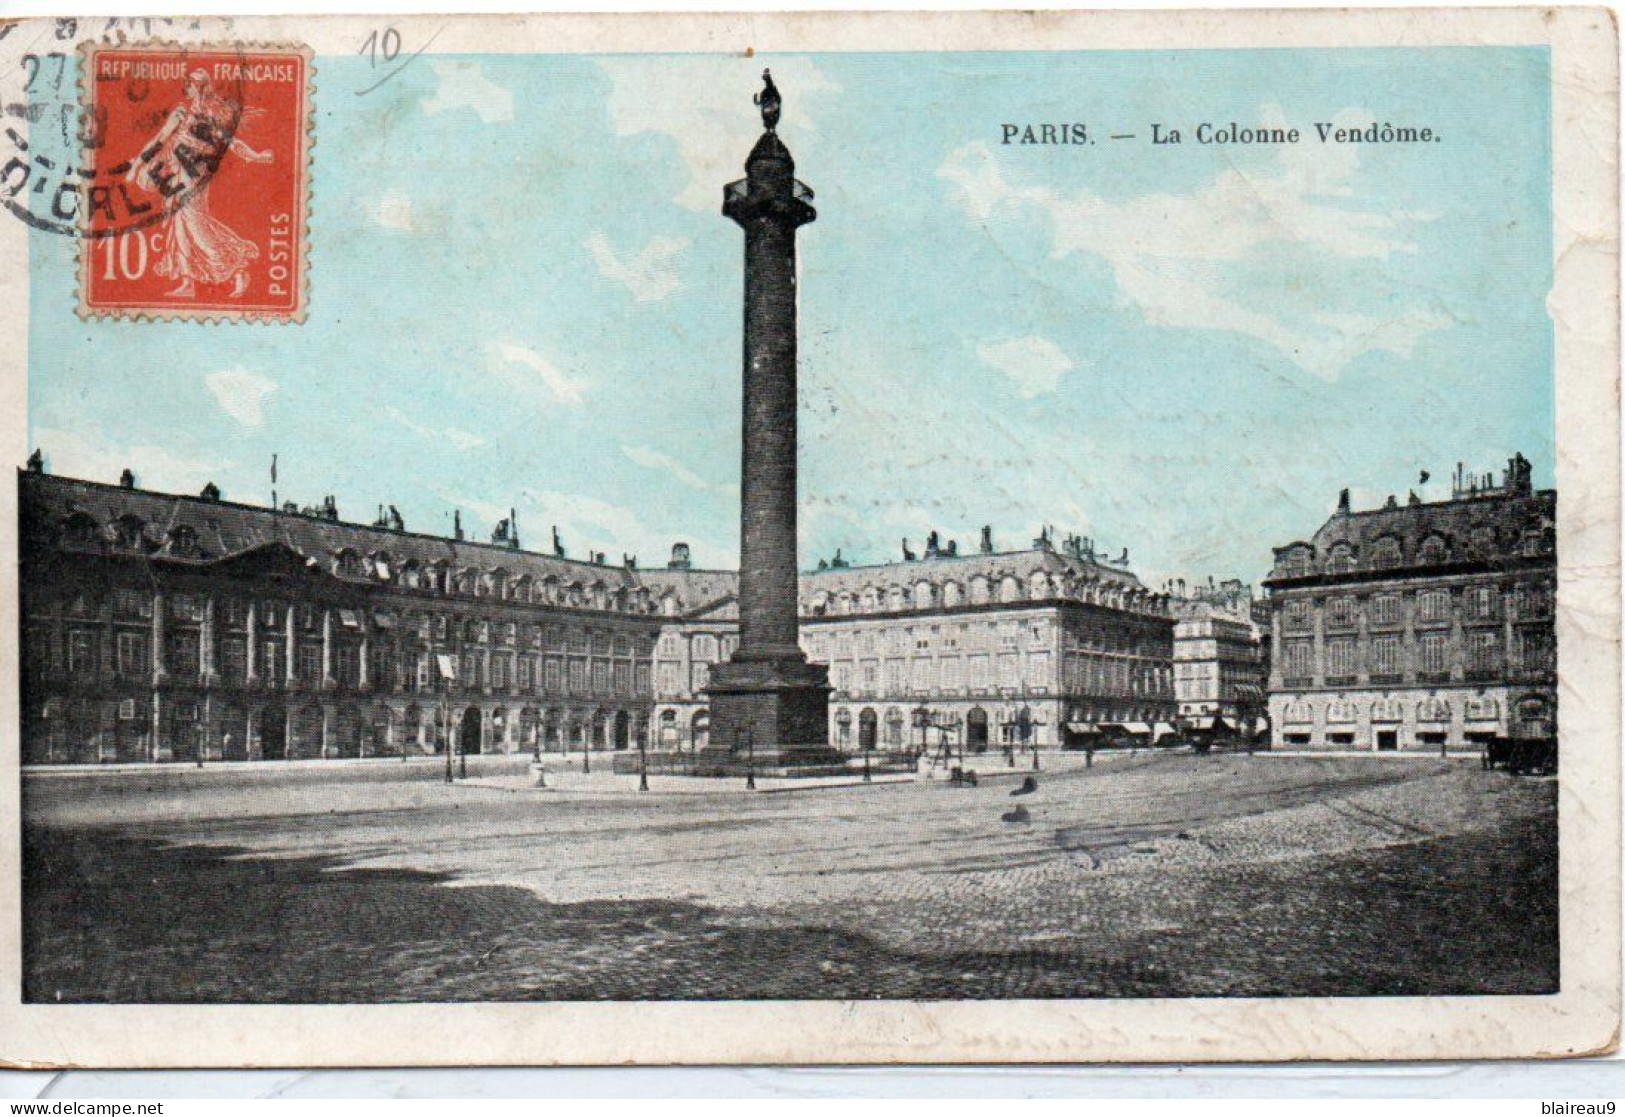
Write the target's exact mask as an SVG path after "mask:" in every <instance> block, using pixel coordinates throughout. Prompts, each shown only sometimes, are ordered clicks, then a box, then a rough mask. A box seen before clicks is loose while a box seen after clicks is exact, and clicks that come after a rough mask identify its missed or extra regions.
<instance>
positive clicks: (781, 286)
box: [707, 71, 830, 765]
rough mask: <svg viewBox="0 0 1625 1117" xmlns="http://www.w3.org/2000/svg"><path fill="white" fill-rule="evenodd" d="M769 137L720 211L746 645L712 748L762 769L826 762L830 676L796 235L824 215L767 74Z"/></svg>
mask: <svg viewBox="0 0 1625 1117" xmlns="http://www.w3.org/2000/svg"><path fill="white" fill-rule="evenodd" d="M762 80H763V83H764V86H763V89H762V92H761V93H759V94H758V95H757V96H756V104H758V105H759V106H761V110H762V125H763V127H764V129H765V131H763V133H762V138H761V139H759V140H757V141H756V146H755V147H754V148H753V149H752V150H751V153H750V158H748V159H747V160H746V161H745V178H744V179H742V180H740V181H738V182H732V183H729V184H728V186H727V187H726V188H725V190H724V192H723V203H722V212H723V214H724V215H725V216H727V217H729V218H732V219H733V220H734V221H735V222H737V223H738V225H739V227H740V228H742V229H743V230H744V231H745V361H744V365H745V367H744V422H743V431H742V439H741V442H742V465H741V501H740V514H739V544H740V558H739V647H738V650H736V651H735V652H734V654H733V656H732V658H730V659H729V660H728V662H726V663H720V664H718V665H717V669H716V670H715V671H714V672H712V674H711V682H710V686H709V687H708V688H707V689H708V690H709V691H710V694H711V747H712V748H713V749H715V750H717V751H719V752H722V751H726V752H727V753H729V754H731V755H732V756H733V757H734V758H736V759H743V757H742V754H744V753H745V752H747V751H749V752H751V753H753V754H754V756H755V758H756V759H757V760H759V761H761V762H762V763H764V764H769V765H770V764H774V763H783V764H794V763H797V762H811V761H814V760H822V759H826V758H828V757H829V755H830V748H829V693H830V686H829V672H828V669H827V668H824V667H822V666H819V665H816V664H812V663H808V662H807V658H806V656H805V655H803V654H802V651H801V644H800V641H799V640H798V638H797V617H796V589H797V586H796V230H797V229H798V228H800V227H801V226H803V225H805V224H807V223H808V222H810V221H812V220H813V219H814V218H815V217H816V216H817V213H816V211H814V209H813V207H812V206H811V204H809V203H810V202H811V200H812V191H811V190H809V189H808V188H807V187H806V186H805V185H804V184H802V183H800V182H797V181H796V179H795V160H793V159H792V158H791V157H790V152H789V150H788V149H787V148H786V147H785V146H784V143H783V141H781V140H780V139H779V137H778V134H777V132H776V131H775V129H776V128H777V126H778V122H779V92H778V90H777V89H776V88H774V85H773V78H772V76H771V75H770V74H769V73H767V72H766V71H764V72H763V74H762Z"/></svg>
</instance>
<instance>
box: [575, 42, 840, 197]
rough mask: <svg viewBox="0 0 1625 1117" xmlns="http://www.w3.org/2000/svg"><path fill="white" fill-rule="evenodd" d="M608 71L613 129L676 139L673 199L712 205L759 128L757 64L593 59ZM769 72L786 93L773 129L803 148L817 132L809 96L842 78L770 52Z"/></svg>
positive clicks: (831, 89) (833, 88)
mask: <svg viewBox="0 0 1625 1117" xmlns="http://www.w3.org/2000/svg"><path fill="white" fill-rule="evenodd" d="M598 65H599V67H600V68H601V69H602V70H603V71H604V73H605V74H607V75H608V76H609V79H610V92H609V118H610V121H611V123H612V124H613V125H614V127H615V134H616V135H618V136H635V135H639V134H641V133H644V132H656V133H660V134H663V135H667V136H670V137H671V138H672V139H673V140H675V141H676V142H677V151H678V154H679V156H681V158H682V160H683V162H684V164H685V165H687V167H688V171H689V181H688V182H687V184H686V185H685V186H684V187H683V189H682V190H681V191H680V192H679V194H678V196H677V202H678V204H679V205H681V206H684V207H685V208H687V209H693V210H701V211H705V210H714V209H716V208H717V207H718V206H720V205H721V204H722V187H723V186H724V185H725V184H726V183H728V182H730V181H732V180H734V179H736V178H739V177H740V176H741V175H742V174H743V173H744V172H743V170H742V167H743V166H744V162H745V156H747V155H749V154H750V149H751V146H752V145H753V144H755V142H756V138H757V137H758V136H760V135H761V132H762V121H761V117H760V116H759V115H758V114H757V111H756V109H755V108H754V107H753V106H752V105H751V103H750V98H751V96H752V95H754V94H755V93H756V92H757V90H759V89H761V66H760V63H759V62H756V61H754V60H745V59H738V58H727V59H718V58H714V57H696V56H673V55H661V56H659V57H658V58H655V57H650V58H638V57H634V56H629V55H628V56H621V57H618V58H603V59H599V60H598ZM773 80H774V82H775V84H777V85H778V87H779V89H780V90H781V91H782V93H783V96H784V115H783V118H782V120H781V122H780V125H779V130H780V131H781V132H782V133H783V134H784V136H785V140H786V142H787V143H788V144H789V145H790V147H791V149H792V150H795V151H806V150H807V149H808V145H809V143H810V142H811V141H813V140H815V138H816V135H817V131H818V129H817V126H816V125H815V124H814V123H813V120H812V118H811V116H809V115H808V113H807V105H808V103H809V102H811V101H814V100H816V99H817V98H818V97H819V96H822V95H826V94H830V93H838V92H839V91H840V86H838V85H836V84H835V83H834V82H833V81H831V80H830V79H829V78H828V77H827V76H826V75H825V74H824V73H823V71H821V70H820V69H819V68H818V67H817V66H816V65H814V64H813V63H812V62H810V61H808V60H806V59H798V58H790V59H783V58H781V59H775V60H774V62H773Z"/></svg>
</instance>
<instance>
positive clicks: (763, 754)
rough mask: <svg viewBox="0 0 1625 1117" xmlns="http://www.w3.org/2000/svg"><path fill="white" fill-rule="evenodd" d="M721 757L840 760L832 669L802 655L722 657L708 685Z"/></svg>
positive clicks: (773, 762) (763, 763) (764, 761)
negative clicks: (834, 739)
mask: <svg viewBox="0 0 1625 1117" xmlns="http://www.w3.org/2000/svg"><path fill="white" fill-rule="evenodd" d="M706 690H707V692H708V693H709V694H710V696H711V740H710V743H709V745H708V746H707V748H706V752H707V753H708V754H714V756H715V758H716V759H718V760H723V759H724V758H726V759H727V760H728V761H729V762H730V764H732V765H739V764H746V763H749V762H750V760H751V759H752V758H754V760H755V763H756V765H757V766H758V767H760V768H775V767H790V766H797V765H806V764H829V763H836V762H839V761H840V759H841V753H840V752H839V751H838V750H837V749H834V748H832V747H831V746H830V743H829V696H830V692H831V690H832V688H831V687H830V685H829V669H828V668H827V667H825V666H823V665H822V664H818V663H808V662H807V661H806V660H805V659H802V658H801V657H800V656H794V657H785V658H781V659H756V660H742V659H739V658H737V657H736V658H734V659H732V660H730V661H728V662H726V663H719V664H717V666H716V667H715V669H713V670H712V672H711V681H710V683H709V685H708V686H707V687H706Z"/></svg>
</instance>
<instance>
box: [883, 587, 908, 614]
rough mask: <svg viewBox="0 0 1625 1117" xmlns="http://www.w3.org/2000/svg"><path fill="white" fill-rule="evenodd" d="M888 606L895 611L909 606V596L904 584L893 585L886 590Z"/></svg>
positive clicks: (897, 611)
mask: <svg viewBox="0 0 1625 1117" xmlns="http://www.w3.org/2000/svg"><path fill="white" fill-rule="evenodd" d="M886 608H887V609H890V610H891V611H892V612H894V613H900V612H902V611H903V610H904V609H906V608H908V597H907V595H906V594H905V593H904V592H903V587H902V586H893V587H892V588H891V589H889V590H887V591H886Z"/></svg>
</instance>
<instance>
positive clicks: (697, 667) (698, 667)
mask: <svg viewBox="0 0 1625 1117" xmlns="http://www.w3.org/2000/svg"><path fill="white" fill-rule="evenodd" d="M693 672H694V674H693V683H692V685H691V686H690V687H689V688H688V689H689V690H690V691H691V692H693V693H695V694H698V693H699V692H700V691H702V690H704V689H705V685H706V683H708V682H710V681H711V665H710V664H709V663H696V664H694V668H693Z"/></svg>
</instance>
